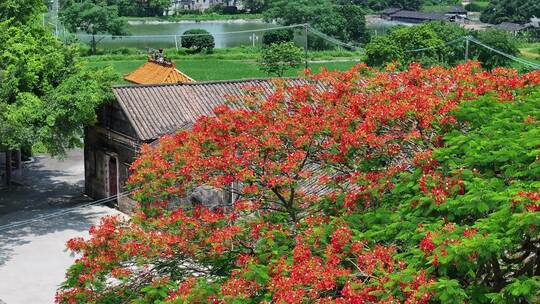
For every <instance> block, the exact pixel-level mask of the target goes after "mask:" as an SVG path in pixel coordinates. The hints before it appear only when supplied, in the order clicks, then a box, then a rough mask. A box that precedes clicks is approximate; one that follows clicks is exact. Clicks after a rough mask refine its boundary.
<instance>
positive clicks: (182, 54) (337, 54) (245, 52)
mask: <svg viewBox="0 0 540 304" xmlns="http://www.w3.org/2000/svg"><path fill="white" fill-rule="evenodd" d="M113 52H118V53H117V54H114V53H113ZM260 53H261V49H260V48H258V47H255V48H253V47H235V48H226V49H214V51H213V52H212V53H211V54H205V53H201V54H189V53H188V50H186V49H182V48H181V49H179V50H175V49H166V50H165V56H167V57H169V58H171V59H174V60H204V61H206V60H218V59H222V60H256V59H257V58H259V56H260ZM308 56H309V58H310V60H335V59H351V60H354V59H355V58H356V59H358V58H361V57H362V54H361V53H359V52H352V51H348V50H344V49H335V50H328V51H310V52H309V53H308ZM146 57H147V54H146V53H144V52H143V51H141V50H137V49H134V48H123V49H118V50H109V53H106V54H100V55H95V56H84V59H85V60H86V61H89V62H98V61H116V60H145V59H146Z"/></svg>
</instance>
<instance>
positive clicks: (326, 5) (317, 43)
mask: <svg viewBox="0 0 540 304" xmlns="http://www.w3.org/2000/svg"><path fill="white" fill-rule="evenodd" d="M264 14H265V18H266V19H267V20H278V21H279V22H281V23H283V24H285V25H291V24H302V23H309V24H310V25H311V26H313V27H314V28H315V29H317V30H319V31H321V32H323V33H325V34H327V35H330V36H332V37H335V38H337V39H340V40H344V41H351V42H365V41H367V40H369V33H368V32H367V30H366V27H365V17H364V16H365V12H364V10H363V9H362V8H361V7H360V6H357V5H353V4H340V3H336V2H334V1H330V0H317V1H309V0H299V1H287V0H277V1H274V2H272V5H271V7H270V9H269V10H267V11H266V12H265V13H264ZM311 44H312V47H314V48H316V49H321V48H322V47H324V43H323V42H322V41H321V40H319V39H311Z"/></svg>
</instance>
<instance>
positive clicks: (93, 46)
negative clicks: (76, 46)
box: [91, 35, 97, 55]
mask: <svg viewBox="0 0 540 304" xmlns="http://www.w3.org/2000/svg"><path fill="white" fill-rule="evenodd" d="M96 44H97V43H96V35H92V42H91V47H92V55H95V54H96V52H97V47H96Z"/></svg>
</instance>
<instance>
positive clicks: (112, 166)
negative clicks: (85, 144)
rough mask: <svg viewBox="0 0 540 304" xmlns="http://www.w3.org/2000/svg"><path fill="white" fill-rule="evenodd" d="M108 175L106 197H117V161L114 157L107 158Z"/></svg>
mask: <svg viewBox="0 0 540 304" xmlns="http://www.w3.org/2000/svg"><path fill="white" fill-rule="evenodd" d="M108 168H109V174H108V180H109V185H108V186H109V191H108V192H109V193H108V196H109V197H111V196H115V195H118V159H117V158H116V157H114V156H109V163H108Z"/></svg>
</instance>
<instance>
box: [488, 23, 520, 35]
mask: <svg viewBox="0 0 540 304" xmlns="http://www.w3.org/2000/svg"><path fill="white" fill-rule="evenodd" d="M527 27H528V26H527V25H521V24H518V23H513V22H502V23H500V24H497V25H495V28H497V29H500V30H503V31H507V32H509V33H512V34H513V35H517V34H518V33H519V32H521V31H523V30H525V29H526V28H527Z"/></svg>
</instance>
